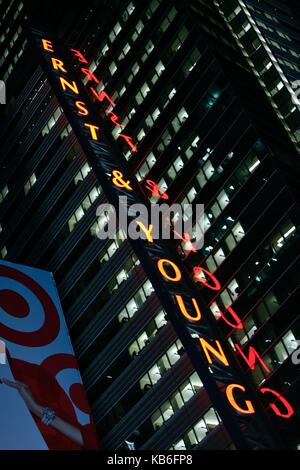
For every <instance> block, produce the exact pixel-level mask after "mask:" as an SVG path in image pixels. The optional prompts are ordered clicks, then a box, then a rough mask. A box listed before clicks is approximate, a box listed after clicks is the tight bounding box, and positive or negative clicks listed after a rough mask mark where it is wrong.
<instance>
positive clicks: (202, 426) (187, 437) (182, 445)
mask: <svg viewBox="0 0 300 470" xmlns="http://www.w3.org/2000/svg"><path fill="white" fill-rule="evenodd" d="M220 422H221V419H220V417H219V416H218V415H217V413H216V411H215V410H214V409H213V408H210V409H209V410H208V411H207V412H206V413H205V414H204V415H203V416H202V418H201V419H200V420H199V421H198V422H197V424H195V425H194V426H193V427H192V428H191V429H189V430H188V431H187V432H186V433H185V434H184V435H183V437H182V438H181V439H180V440H179V441H177V442H176V443H175V444H174V445H173V446H171V447H170V449H171V450H189V449H192V448H193V447H195V446H196V445H197V444H199V442H201V441H202V440H203V439H204V438H205V437H206V436H207V434H209V433H210V432H211V431H213V430H214V429H215V428H216V427H217V426H219V424H220Z"/></svg>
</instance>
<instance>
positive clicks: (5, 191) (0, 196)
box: [0, 185, 9, 204]
mask: <svg viewBox="0 0 300 470" xmlns="http://www.w3.org/2000/svg"><path fill="white" fill-rule="evenodd" d="M8 192H9V191H8V186H7V185H5V186H4V188H3V189H2V190H1V191H0V204H1V202H2V201H3V199H4V198H5V197H6V196H7V195H8Z"/></svg>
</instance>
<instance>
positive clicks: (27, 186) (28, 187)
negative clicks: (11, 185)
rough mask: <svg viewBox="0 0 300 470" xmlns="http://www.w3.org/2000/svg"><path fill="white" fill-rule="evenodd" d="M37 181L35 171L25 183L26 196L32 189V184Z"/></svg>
mask: <svg viewBox="0 0 300 470" xmlns="http://www.w3.org/2000/svg"><path fill="white" fill-rule="evenodd" d="M35 183H36V176H35V173H33V174H32V175H31V176H30V178H29V180H28V181H27V182H26V183H25V185H24V193H25V196H26V194H28V192H29V191H30V189H31V188H32V186H33V185H34V184H35Z"/></svg>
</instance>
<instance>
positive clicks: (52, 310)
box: [0, 265, 60, 347]
mask: <svg viewBox="0 0 300 470" xmlns="http://www.w3.org/2000/svg"><path fill="white" fill-rule="evenodd" d="M0 276H3V277H7V278H10V279H13V280H15V281H17V282H19V283H20V284H23V285H24V286H25V287H27V288H28V289H30V290H31V292H32V293H33V294H34V295H35V296H36V297H37V298H38V299H39V301H40V302H41V305H42V307H43V310H44V315H45V317H44V323H43V325H42V326H41V328H39V329H38V330H36V331H32V332H23V331H17V330H15V329H13V328H9V327H7V326H5V325H4V324H3V323H0V336H1V337H2V338H3V339H6V340H8V341H12V342H13V343H16V344H20V345H22V346H33V347H40V346H45V345H46V344H49V343H51V342H52V341H53V340H54V339H55V338H56V337H57V336H58V333H59V329H60V320H59V315H58V312H57V309H56V307H55V305H54V303H53V302H52V300H51V298H50V297H49V295H48V294H47V292H46V291H45V290H44V289H43V288H42V287H41V286H40V285H39V284H38V283H37V282H36V281H34V280H33V279H32V278H31V277H29V276H27V275H26V274H24V273H22V272H20V271H18V270H17V269H14V268H11V267H9V266H3V265H0ZM0 307H1V308H3V309H4V310H5V311H6V313H8V314H9V315H12V316H14V317H19V318H20V317H24V316H26V315H28V313H29V306H28V303H27V302H26V300H25V299H24V298H23V297H22V296H21V295H20V294H19V293H17V292H14V291H11V290H8V289H6V290H0Z"/></svg>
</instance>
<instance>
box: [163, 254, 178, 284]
mask: <svg viewBox="0 0 300 470" xmlns="http://www.w3.org/2000/svg"><path fill="white" fill-rule="evenodd" d="M166 263H167V264H168V265H170V266H172V268H173V269H174V272H175V277H171V276H170V275H169V274H168V273H166V270H165V268H164V264H166ZM157 267H158V270H159V272H160V273H161V274H162V275H163V276H164V278H166V279H168V281H172V282H178V281H180V279H181V272H180V269H179V268H178V267H177V266H176V264H175V263H173V261H170V260H169V259H163V258H162V259H160V260H158V262H157Z"/></svg>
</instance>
